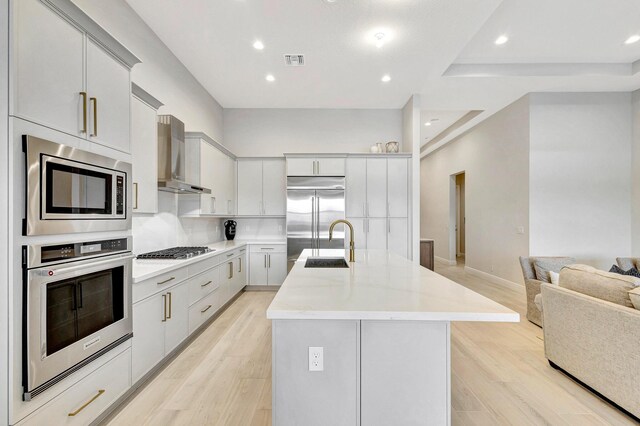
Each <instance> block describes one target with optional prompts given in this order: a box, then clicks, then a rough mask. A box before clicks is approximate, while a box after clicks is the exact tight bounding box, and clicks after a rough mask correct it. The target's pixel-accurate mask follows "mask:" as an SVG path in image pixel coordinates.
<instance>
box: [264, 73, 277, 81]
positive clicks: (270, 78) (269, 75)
mask: <svg viewBox="0 0 640 426" xmlns="http://www.w3.org/2000/svg"><path fill="white" fill-rule="evenodd" d="M265 79H266V80H267V81H276V78H275V77H274V76H273V74H267V76H266V77H265Z"/></svg>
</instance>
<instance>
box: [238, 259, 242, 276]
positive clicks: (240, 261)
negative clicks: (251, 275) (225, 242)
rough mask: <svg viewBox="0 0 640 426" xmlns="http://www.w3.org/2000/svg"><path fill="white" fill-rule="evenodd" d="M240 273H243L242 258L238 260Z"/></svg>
mask: <svg viewBox="0 0 640 426" xmlns="http://www.w3.org/2000/svg"><path fill="white" fill-rule="evenodd" d="M238 272H242V258H241V257H239V258H238Z"/></svg>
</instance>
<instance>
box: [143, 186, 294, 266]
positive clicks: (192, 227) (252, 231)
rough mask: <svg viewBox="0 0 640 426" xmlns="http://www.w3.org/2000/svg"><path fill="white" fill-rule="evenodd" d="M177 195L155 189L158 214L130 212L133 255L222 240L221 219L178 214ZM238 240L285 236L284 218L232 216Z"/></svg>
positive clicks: (222, 228)
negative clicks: (131, 217) (131, 214)
mask: <svg viewBox="0 0 640 426" xmlns="http://www.w3.org/2000/svg"><path fill="white" fill-rule="evenodd" d="M179 197H180V196H179V195H176V194H171V193H169V192H162V191H158V213H156V214H138V213H136V214H134V215H133V252H134V253H135V254H139V253H145V252H148V251H153V250H160V249H163V248H167V247H174V246H180V245H196V246H197V245H203V244H207V243H214V242H217V241H221V240H223V239H224V227H223V223H224V219H221V218H207V217H203V218H197V217H194V218H191V217H182V218H181V217H179V216H178V202H179ZM235 220H236V222H238V227H237V231H236V238H237V239H242V240H246V239H252V238H258V239H272V238H277V239H282V238H286V221H285V219H284V218H264V219H263V218H235Z"/></svg>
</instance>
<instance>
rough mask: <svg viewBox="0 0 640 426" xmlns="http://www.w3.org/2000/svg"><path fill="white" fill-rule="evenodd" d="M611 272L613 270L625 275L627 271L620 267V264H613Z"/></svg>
mask: <svg viewBox="0 0 640 426" xmlns="http://www.w3.org/2000/svg"><path fill="white" fill-rule="evenodd" d="M609 272H613V273H614V274H620V275H624V274H625V272H626V271H625V270H624V269H622V268H621V267H619V266H618V265H611V269H609Z"/></svg>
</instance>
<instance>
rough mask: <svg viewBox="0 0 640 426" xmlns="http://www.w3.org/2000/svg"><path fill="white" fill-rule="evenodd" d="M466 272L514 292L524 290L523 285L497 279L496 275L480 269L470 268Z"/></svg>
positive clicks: (465, 268) (466, 268)
mask: <svg viewBox="0 0 640 426" xmlns="http://www.w3.org/2000/svg"><path fill="white" fill-rule="evenodd" d="M464 271H465V272H466V273H467V274H469V275H474V276H476V277H479V278H482V279H485V280H487V281H489V282H492V283H494V284H498V285H501V286H504V287H508V288H510V289H513V290H522V289H523V288H524V286H523V285H521V284H518V283H514V282H513V281H509V280H506V279H504V278H500V277H497V276H495V275H492V274H489V273H488V272H484V271H481V270H479V269H474V268H471V267H469V266H465V267H464Z"/></svg>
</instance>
